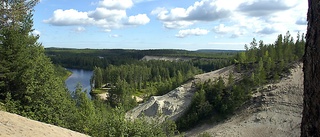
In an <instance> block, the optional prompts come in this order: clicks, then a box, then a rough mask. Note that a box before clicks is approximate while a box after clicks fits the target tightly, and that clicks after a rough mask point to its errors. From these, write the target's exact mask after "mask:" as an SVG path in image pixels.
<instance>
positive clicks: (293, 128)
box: [186, 63, 303, 137]
mask: <svg viewBox="0 0 320 137" xmlns="http://www.w3.org/2000/svg"><path fill="white" fill-rule="evenodd" d="M302 66H303V65H302V63H300V64H296V65H295V68H294V69H291V70H290V71H291V75H290V76H288V77H286V78H283V79H281V81H280V82H279V83H276V84H269V85H266V86H264V87H262V88H260V89H258V90H259V92H257V93H255V94H254V95H253V99H252V100H251V102H250V103H249V104H248V105H247V106H245V107H244V108H242V109H241V110H240V111H238V112H236V114H235V115H233V116H232V117H230V118H229V119H227V120H225V121H223V122H221V123H216V124H204V125H201V126H198V127H197V128H195V129H193V130H191V131H188V132H187V133H186V135H187V136H197V135H199V134H200V133H204V132H206V133H208V134H210V135H211V136H217V137H219V136H221V137H229V136H243V137H269V136H291V137H294V136H300V122H301V118H302V115H301V113H302V108H303V107H302V104H303V72H302Z"/></svg>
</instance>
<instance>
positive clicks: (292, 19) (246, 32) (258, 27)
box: [151, 0, 308, 38]
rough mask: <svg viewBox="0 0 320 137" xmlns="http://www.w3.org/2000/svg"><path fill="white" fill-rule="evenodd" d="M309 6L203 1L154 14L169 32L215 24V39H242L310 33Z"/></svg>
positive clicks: (291, 1) (286, 1)
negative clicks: (287, 32)
mask: <svg viewBox="0 0 320 137" xmlns="http://www.w3.org/2000/svg"><path fill="white" fill-rule="evenodd" d="M307 7H308V5H307V2H306V1H301V0H238V1H232V2H230V1H226V0H199V1H196V2H194V3H193V4H192V5H190V6H186V7H174V8H170V9H169V8H166V7H158V8H155V9H154V10H152V11H151V15H155V16H156V17H157V19H158V20H159V21H160V22H161V23H162V24H163V26H164V27H165V28H167V29H183V28H188V27H190V26H192V25H194V26H201V25H206V26H208V25H212V26H213V29H212V31H213V32H215V33H216V35H215V37H229V38H238V37H247V36H252V37H255V36H256V35H257V34H258V36H267V35H268V36H273V35H275V34H276V33H286V31H288V30H289V31H291V32H296V31H297V30H299V31H300V32H301V31H302V32H303V31H306V21H305V17H306V11H307ZM184 34H186V32H184V31H182V32H180V33H179V34H177V35H176V36H177V37H186V36H188V35H184Z"/></svg>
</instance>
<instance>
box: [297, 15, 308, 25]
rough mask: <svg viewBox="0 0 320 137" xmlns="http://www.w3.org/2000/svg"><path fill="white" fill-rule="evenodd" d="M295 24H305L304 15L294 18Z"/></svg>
mask: <svg viewBox="0 0 320 137" xmlns="http://www.w3.org/2000/svg"><path fill="white" fill-rule="evenodd" d="M296 24H297V25H307V18H306V17H301V18H299V19H297V20H296Z"/></svg>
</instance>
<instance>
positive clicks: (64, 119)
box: [0, 0, 305, 136]
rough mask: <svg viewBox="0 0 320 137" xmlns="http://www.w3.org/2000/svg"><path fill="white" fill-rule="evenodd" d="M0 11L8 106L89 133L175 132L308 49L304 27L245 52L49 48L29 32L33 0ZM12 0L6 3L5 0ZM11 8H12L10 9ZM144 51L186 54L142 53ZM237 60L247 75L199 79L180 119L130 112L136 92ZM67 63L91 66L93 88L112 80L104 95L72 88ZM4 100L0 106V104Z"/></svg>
mask: <svg viewBox="0 0 320 137" xmlns="http://www.w3.org/2000/svg"><path fill="white" fill-rule="evenodd" d="M5 3H6V5H1V7H0V8H1V10H0V14H1V15H3V16H1V17H0V22H1V23H0V102H1V104H0V105H2V104H3V107H4V109H5V111H8V112H11V113H16V114H19V115H21V116H24V117H28V118H31V119H34V120H37V121H41V122H45V123H49V124H53V125H57V126H61V127H65V128H69V129H71V130H74V131H78V132H81V133H85V134H88V135H91V136H174V135H175V134H178V133H179V131H183V130H186V129H189V128H191V127H192V126H194V125H196V124H198V123H199V122H201V121H202V120H205V119H208V118H210V117H216V116H218V117H221V118H222V119H223V118H225V117H226V116H228V115H230V114H232V112H234V111H235V110H236V109H237V108H239V107H240V106H241V105H243V104H244V103H245V102H246V101H248V99H250V97H251V94H252V90H253V89H254V88H256V87H258V86H261V85H263V84H266V83H270V82H277V81H278V80H279V79H281V78H282V77H284V76H286V74H287V73H288V71H289V68H290V66H291V64H292V63H293V62H296V61H299V60H300V59H301V57H302V55H303V53H304V51H303V50H304V49H303V48H304V44H305V39H304V35H303V34H302V35H300V34H298V37H297V38H296V40H294V38H292V37H291V35H290V33H289V32H288V33H287V34H285V35H279V36H278V38H277V39H276V41H275V43H273V44H264V43H263V41H259V42H257V41H256V40H255V39H253V41H252V42H251V43H250V45H249V46H250V47H248V45H245V49H246V50H245V51H242V52H239V51H237V52H234V51H232V52H196V51H185V50H122V49H114V50H111V49H110V50H109V49H104V50H98V49H58V48H47V49H45V48H44V47H43V45H42V44H41V43H39V42H37V41H38V39H39V36H35V35H32V34H31V32H32V31H33V8H34V6H35V5H36V4H37V1H36V0H29V1H24V0H17V1H11V0H5ZM7 5H9V6H7ZM9 9H10V10H9ZM146 55H152V56H169V57H186V58H190V59H189V60H187V61H156V60H154V61H141V59H142V58H143V57H144V56H146ZM231 64H234V65H235V67H236V69H237V71H239V72H242V73H244V74H246V75H244V77H243V78H242V79H241V80H238V81H236V80H234V78H233V76H232V75H230V76H229V78H228V83H225V82H224V81H223V79H222V78H219V79H218V80H217V81H207V82H204V83H198V84H197V86H196V87H197V91H196V93H195V95H194V97H193V100H192V103H191V106H190V107H189V108H188V110H187V111H186V113H185V114H184V115H183V116H182V117H181V118H180V119H178V120H177V121H176V122H173V121H165V122H164V123H161V124H159V123H157V121H151V122H150V121H147V120H145V119H144V118H141V119H137V120H134V121H130V120H126V119H125V113H126V111H127V110H129V109H131V108H133V107H135V106H136V105H137V102H136V101H135V100H134V99H133V98H132V96H139V95H143V96H144V97H145V98H146V99H148V98H149V97H150V96H152V95H163V94H166V93H167V92H169V91H170V90H172V89H174V88H176V87H178V86H179V85H181V84H183V83H184V82H186V81H188V80H190V79H192V78H193V76H194V75H196V74H199V73H203V72H208V71H212V70H216V69H219V68H222V67H225V66H228V65H231ZM62 67H64V68H81V69H88V70H93V72H94V75H93V77H92V79H91V85H92V87H93V89H99V88H101V87H103V86H104V85H106V84H109V85H111V86H110V87H111V89H110V90H109V91H108V92H109V93H110V99H109V100H108V101H106V102H104V101H102V100H99V99H93V100H91V99H89V98H88V97H87V96H86V93H84V92H82V87H81V85H78V86H77V90H76V91H75V92H73V93H71V94H70V92H69V91H68V90H67V88H66V86H65V84H64V80H65V77H66V76H67V75H69V73H68V72H66V71H65V69H63V68H62ZM0 108H2V107H0Z"/></svg>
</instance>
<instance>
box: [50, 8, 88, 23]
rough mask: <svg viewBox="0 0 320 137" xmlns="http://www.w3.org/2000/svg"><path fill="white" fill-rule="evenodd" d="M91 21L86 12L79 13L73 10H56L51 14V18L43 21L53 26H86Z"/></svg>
mask: <svg viewBox="0 0 320 137" xmlns="http://www.w3.org/2000/svg"><path fill="white" fill-rule="evenodd" d="M91 21H92V19H90V18H89V17H88V14H87V12H79V11H77V10H75V9H69V10H62V9H57V10H56V11H54V12H53V17H51V18H49V19H48V20H44V22H45V23H49V24H52V25H55V26H68V25H86V24H89V23H90V22H91Z"/></svg>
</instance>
